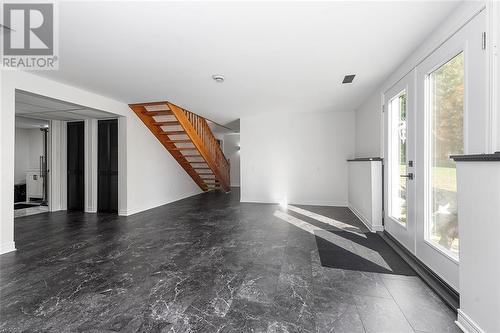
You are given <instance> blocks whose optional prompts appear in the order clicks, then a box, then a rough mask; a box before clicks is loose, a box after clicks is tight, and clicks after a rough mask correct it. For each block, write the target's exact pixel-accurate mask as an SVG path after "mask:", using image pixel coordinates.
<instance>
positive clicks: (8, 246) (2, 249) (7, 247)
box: [0, 242, 16, 254]
mask: <svg viewBox="0 0 500 333" xmlns="http://www.w3.org/2000/svg"><path fill="white" fill-rule="evenodd" d="M12 251H16V243H14V242H8V243H3V244H0V254H4V253H9V252H12Z"/></svg>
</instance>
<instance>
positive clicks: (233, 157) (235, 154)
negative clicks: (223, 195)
mask: <svg viewBox="0 0 500 333" xmlns="http://www.w3.org/2000/svg"><path fill="white" fill-rule="evenodd" d="M223 145H224V155H226V158H229V162H230V163H231V171H230V172H231V186H237V187H238V186H240V135H239V134H236V133H235V134H226V135H224V139H223Z"/></svg>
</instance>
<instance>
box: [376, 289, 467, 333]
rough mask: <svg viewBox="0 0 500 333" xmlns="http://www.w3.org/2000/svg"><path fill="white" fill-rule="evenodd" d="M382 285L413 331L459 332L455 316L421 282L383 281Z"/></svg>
mask: <svg viewBox="0 0 500 333" xmlns="http://www.w3.org/2000/svg"><path fill="white" fill-rule="evenodd" d="M383 281H384V284H385V285H386V287H387V289H388V290H389V292H390V293H391V295H392V296H393V298H394V300H395V301H396V303H397V304H398V305H399V307H400V308H401V310H402V311H403V313H404V315H405V316H406V318H407V319H408V321H409V322H410V324H411V325H412V327H413V328H414V329H415V330H418V331H424V332H443V333H445V332H456V333H458V332H460V329H459V328H458V326H457V325H456V324H455V323H454V320H456V314H455V313H454V312H453V311H452V310H451V309H449V308H448V307H447V306H446V304H444V303H443V302H442V301H441V300H440V299H439V298H438V296H437V295H436V294H434V293H433V292H432V291H431V290H430V289H429V287H428V286H427V285H426V284H425V283H424V282H422V281H421V280H418V279H415V280H397V279H384V280H383Z"/></svg>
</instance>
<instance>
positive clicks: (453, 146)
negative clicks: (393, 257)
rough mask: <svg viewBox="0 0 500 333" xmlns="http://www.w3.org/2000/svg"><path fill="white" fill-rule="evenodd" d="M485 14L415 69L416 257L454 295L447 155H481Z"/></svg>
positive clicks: (455, 237) (453, 187)
mask: <svg viewBox="0 0 500 333" xmlns="http://www.w3.org/2000/svg"><path fill="white" fill-rule="evenodd" d="M485 22H486V21H485V13H484V11H483V12H482V13H479V14H478V15H477V16H476V17H475V18H474V19H472V20H471V21H470V22H469V23H468V24H467V25H465V26H464V27H463V28H462V29H461V30H459V31H458V32H457V33H456V34H455V35H453V36H452V37H451V38H450V39H448V40H447V41H446V42H445V43H444V44H443V45H441V46H440V47H439V48H438V49H437V50H436V51H434V52H433V53H432V54H431V55H430V56H429V57H427V58H426V59H425V60H424V61H423V62H422V63H421V64H420V65H419V66H418V67H417V90H418V96H417V105H418V117H417V129H418V130H417V147H418V149H417V155H416V160H417V163H418V164H417V170H416V172H417V173H418V175H419V177H417V178H416V181H417V215H416V219H417V221H418V223H417V233H416V254H417V257H418V258H419V259H420V260H422V261H423V262H424V263H425V264H426V265H427V266H429V267H430V268H431V269H432V270H434V272H436V273H437V274H438V275H439V276H440V277H441V278H443V279H444V280H445V281H446V282H447V283H448V284H450V285H451V286H452V287H454V288H455V289H456V290H458V265H459V257H460V256H459V238H460V237H459V234H458V220H459V218H460V217H459V216H458V213H457V212H458V210H457V180H456V169H455V163H454V161H452V160H451V159H450V158H449V155H452V154H463V153H465V154H472V153H483V152H485V151H486V124H487V121H488V120H487V114H486V110H487V108H486V101H487V95H486V51H485V50H484V49H483V45H482V34H483V31H485V27H486V23H485Z"/></svg>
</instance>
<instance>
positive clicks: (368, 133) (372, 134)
mask: <svg viewBox="0 0 500 333" xmlns="http://www.w3.org/2000/svg"><path fill="white" fill-rule="evenodd" d="M382 119H383V117H382V108H381V95H380V92H378V91H377V92H375V93H373V94H372V95H371V96H370V97H369V98H368V99H367V100H366V101H365V102H364V103H363V104H362V105H361V107H359V109H358V110H356V157H380V156H381V154H382V151H381V146H382V138H383V137H382V128H381V126H382Z"/></svg>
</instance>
